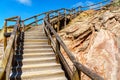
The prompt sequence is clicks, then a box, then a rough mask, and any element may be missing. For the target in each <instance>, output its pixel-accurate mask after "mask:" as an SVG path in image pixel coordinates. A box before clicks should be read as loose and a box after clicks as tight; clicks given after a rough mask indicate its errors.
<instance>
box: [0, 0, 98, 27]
mask: <svg viewBox="0 0 120 80" xmlns="http://www.w3.org/2000/svg"><path fill="white" fill-rule="evenodd" d="M96 2H99V0H1V1H0V28H2V26H3V23H4V19H5V18H9V17H12V16H21V17H22V19H25V18H28V17H30V16H33V15H35V14H39V13H42V12H45V11H49V10H55V9H59V8H72V7H77V6H79V5H81V6H86V5H91V4H94V3H96Z"/></svg>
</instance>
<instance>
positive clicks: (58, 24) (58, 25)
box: [57, 11, 60, 32]
mask: <svg viewBox="0 0 120 80" xmlns="http://www.w3.org/2000/svg"><path fill="white" fill-rule="evenodd" d="M57 13H58V23H57V32H58V31H59V30H60V12H59V11H58V12H57Z"/></svg>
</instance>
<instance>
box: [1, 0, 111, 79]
mask: <svg viewBox="0 0 120 80" xmlns="http://www.w3.org/2000/svg"><path fill="white" fill-rule="evenodd" d="M109 1H111V0H104V1H103V2H99V3H96V4H93V5H90V6H85V7H81V6H79V7H76V8H72V9H65V8H61V9H58V10H52V11H48V12H45V13H42V14H38V15H35V16H33V17H30V18H27V19H25V20H20V17H19V16H15V17H12V18H8V19H5V23H4V36H5V37H4V51H5V52H4V54H3V58H2V60H1V63H2V64H1V66H0V70H1V71H0V79H3V78H6V80H8V79H9V72H10V69H11V68H10V67H11V65H12V58H13V54H14V52H15V48H16V45H17V44H16V43H17V38H18V35H19V33H20V32H21V29H20V26H21V25H20V24H21V23H22V27H23V29H22V30H23V31H25V30H27V28H29V26H31V25H39V24H38V23H39V22H40V21H43V20H44V24H45V27H44V29H45V32H46V34H47V36H48V38H49V44H51V45H53V47H54V50H55V51H56V57H57V58H59V59H58V62H59V60H60V61H61V62H62V64H63V66H64V67H65V70H66V72H67V74H68V76H69V78H70V79H71V80H80V77H81V75H80V74H81V72H83V73H84V74H86V75H87V76H89V77H90V78H91V79H93V80H103V78H101V77H100V76H99V75H97V74H96V73H94V72H92V71H90V70H89V69H88V68H86V67H85V66H83V65H82V64H81V63H79V62H77V61H76V59H75V57H74V56H73V55H72V53H71V52H70V51H69V50H68V48H67V47H66V45H65V44H64V42H63V41H62V40H61V38H60V37H59V35H58V34H57V33H56V31H55V30H54V29H53V27H54V25H53V24H54V23H57V25H58V26H59V25H60V20H61V19H64V26H66V24H67V23H66V22H67V19H68V17H69V16H70V20H72V19H73V18H74V17H76V16H77V15H78V14H79V13H80V12H82V11H84V10H89V7H91V6H96V5H98V4H102V3H103V4H104V3H105V2H109ZM102 6H104V5H102ZM100 7H101V6H97V7H93V9H96V8H97V9H98V8H100ZM39 18H40V19H39ZM55 18H56V19H55ZM32 20H33V21H32ZM8 21H13V22H16V24H15V25H14V29H13V32H12V33H8V32H7V26H8ZM27 21H28V22H27ZM41 23H42V22H41ZM59 30H60V26H59V27H57V31H59ZM51 33H52V35H54V36H55V38H56V42H54V39H53V38H52V35H51ZM7 36H9V37H10V38H9V41H8V42H7ZM60 46H61V47H62V48H63V49H64V50H65V52H66V53H67V55H68V57H69V58H70V60H71V61H72V63H73V65H74V68H75V71H73V70H72V69H71V68H70V66H69V64H68V63H67V61H66V60H65V58H64V56H63V55H62V53H61V49H60Z"/></svg>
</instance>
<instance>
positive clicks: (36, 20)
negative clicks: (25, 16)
mask: <svg viewBox="0 0 120 80" xmlns="http://www.w3.org/2000/svg"><path fill="white" fill-rule="evenodd" d="M34 18H35V24H36V26H38V19H37V16H34Z"/></svg>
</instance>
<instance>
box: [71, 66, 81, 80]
mask: <svg viewBox="0 0 120 80" xmlns="http://www.w3.org/2000/svg"><path fill="white" fill-rule="evenodd" d="M72 80H81V74H80V72H79V70H78V69H76V68H75V67H73V78H72Z"/></svg>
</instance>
